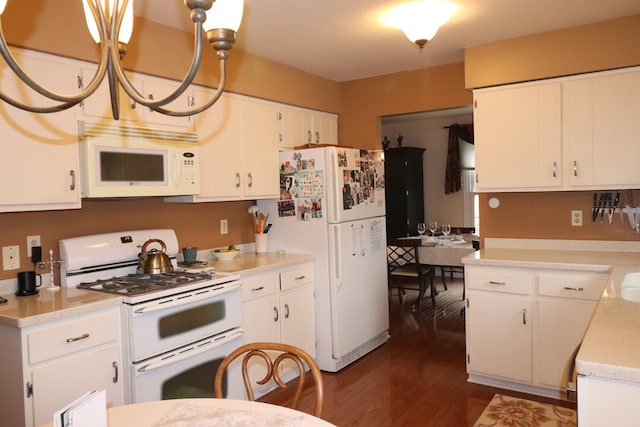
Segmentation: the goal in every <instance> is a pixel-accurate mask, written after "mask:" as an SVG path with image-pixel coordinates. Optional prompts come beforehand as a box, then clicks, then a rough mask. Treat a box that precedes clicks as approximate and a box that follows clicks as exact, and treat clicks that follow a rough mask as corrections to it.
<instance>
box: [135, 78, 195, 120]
mask: <svg viewBox="0 0 640 427" xmlns="http://www.w3.org/2000/svg"><path fill="white" fill-rule="evenodd" d="M143 85H144V95H145V97H146V98H148V99H161V98H164V97H166V96H167V95H169V94H170V93H172V92H173V91H174V90H175V89H176V87H178V83H177V82H173V81H170V80H157V79H151V78H145V79H144V82H143ZM193 102H194V101H193V91H192V90H191V89H189V88H187V90H186V91H185V92H184V93H182V95H180V96H179V97H178V98H177V99H176V100H174V101H172V102H170V103H169V104H167V105H166V106H165V107H164V108H166V109H167V110H170V111H187V110H190V109H192V108H193V105H194V104H193ZM139 108H142V109H143V110H144V121H145V123H148V124H151V125H165V126H177V127H181V128H189V127H191V125H192V118H191V117H190V116H186V117H173V116H167V115H166V114H162V113H158V112H156V111H153V110H152V109H150V108H147V107H139Z"/></svg>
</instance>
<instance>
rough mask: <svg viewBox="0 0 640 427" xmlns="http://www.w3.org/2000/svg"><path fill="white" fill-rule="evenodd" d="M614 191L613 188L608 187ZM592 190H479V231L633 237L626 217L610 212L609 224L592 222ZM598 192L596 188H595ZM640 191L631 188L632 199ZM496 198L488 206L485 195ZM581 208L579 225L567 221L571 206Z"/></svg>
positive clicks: (505, 234) (639, 236) (549, 236)
mask: <svg viewBox="0 0 640 427" xmlns="http://www.w3.org/2000/svg"><path fill="white" fill-rule="evenodd" d="M611 192H612V193H614V197H615V190H611ZM593 193H594V192H593V191H576V192H546V193H481V194H480V230H481V231H480V232H481V235H482V237H483V238H484V237H511V238H531V239H569V240H625V241H627V240H636V241H640V234H638V233H636V232H635V231H633V230H632V229H631V227H630V225H629V221H628V220H627V218H626V217H625V218H620V216H619V215H618V214H615V215H614V218H613V221H612V223H611V224H609V222H608V220H607V216H606V214H605V216H604V223H602V224H601V223H600V222H599V220H598V222H597V223H595V224H594V223H593V222H592V216H591V213H592V207H593ZM598 193H600V191H599V192H598ZM639 196H640V191H637V190H634V200H635V201H636V205H637V201H638V200H639V199H638V197H639ZM491 197H495V198H497V199H498V200H499V201H500V206H499V207H498V208H496V209H492V208H490V207H489V203H488V201H489V199H490V198H491ZM574 209H581V210H582V223H583V225H582V227H574V226H572V225H571V210H574Z"/></svg>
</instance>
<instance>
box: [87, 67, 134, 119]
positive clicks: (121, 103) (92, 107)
mask: <svg viewBox="0 0 640 427" xmlns="http://www.w3.org/2000/svg"><path fill="white" fill-rule="evenodd" d="M96 67H97V66H95V67H89V66H85V67H82V69H81V70H80V73H81V74H80V82H81V85H82V86H83V87H87V86H88V85H89V83H91V79H92V78H93V75H94V74H95V71H96ZM127 77H128V78H129V80H130V81H131V83H132V84H133V85H135V86H136V87H137V88H140V86H141V85H142V82H141V81H139V80H138V79H137V78H135V77H134V76H133V75H132V74H131V73H128V74H127ZM118 89H119V90H118V107H119V113H120V120H121V121H129V122H143V121H144V111H143V109H142V108H139V107H138V105H136V103H135V102H133V101H132V100H131V99H130V98H129V96H128V95H127V94H126V93H125V91H124V90H123V89H122V88H121V87H119V88H118ZM80 114H81V115H83V116H85V117H87V118H89V119H90V120H99V119H105V120H111V119H112V118H113V113H112V111H111V94H110V92H109V82H108V81H107V80H106V79H105V80H103V81H102V83H101V84H100V87H98V89H97V90H96V91H95V92H94V93H93V95H91V96H90V97H88V98H87V99H85V100H84V101H83V102H82V103H81V104H80Z"/></svg>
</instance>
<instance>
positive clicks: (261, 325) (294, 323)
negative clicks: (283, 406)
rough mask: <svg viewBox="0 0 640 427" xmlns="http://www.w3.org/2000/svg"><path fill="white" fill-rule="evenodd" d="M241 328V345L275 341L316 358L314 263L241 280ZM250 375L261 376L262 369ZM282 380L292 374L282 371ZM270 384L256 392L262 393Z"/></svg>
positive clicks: (255, 368)
mask: <svg viewBox="0 0 640 427" xmlns="http://www.w3.org/2000/svg"><path fill="white" fill-rule="evenodd" d="M242 327H243V329H244V342H245V344H246V343H251V342H264V341H269V342H277V343H283V344H290V345H293V346H296V347H299V348H302V349H303V350H305V351H306V352H307V353H309V354H310V355H311V357H314V358H315V355H316V347H315V346H316V332H315V302H314V283H313V263H311V262H308V263H303V264H299V265H295V266H292V267H288V268H283V269H278V270H273V271H268V272H264V273H259V274H255V275H250V276H245V277H243V278H242ZM250 373H251V376H252V377H253V376H255V377H256V378H257V377H258V376H259V375H264V370H263V369H262V367H261V366H257V365H256V364H254V365H253V366H252V367H251V368H250ZM282 375H283V377H284V378H285V380H289V379H291V378H293V374H287V373H286V372H282ZM271 389H273V384H269V383H268V384H266V385H265V387H263V388H260V389H258V390H256V394H259V395H261V394H264V393H266V392H268V391H269V390H271Z"/></svg>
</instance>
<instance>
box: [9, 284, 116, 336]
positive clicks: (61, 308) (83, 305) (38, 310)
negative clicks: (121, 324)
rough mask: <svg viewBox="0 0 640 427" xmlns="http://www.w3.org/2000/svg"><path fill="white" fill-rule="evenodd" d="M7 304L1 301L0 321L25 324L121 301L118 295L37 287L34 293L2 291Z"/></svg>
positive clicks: (34, 323) (10, 323)
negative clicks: (6, 292)
mask: <svg viewBox="0 0 640 427" xmlns="http://www.w3.org/2000/svg"><path fill="white" fill-rule="evenodd" d="M2 296H3V297H5V298H6V299H7V303H6V304H0V325H6V326H13V327H17V328H26V327H28V326H33V325H38V324H41V323H46V322H51V321H54V320H58V319H64V318H66V317H70V316H75V315H78V314H84V313H91V312H93V311H96V310H100V309H102V308H107V307H113V306H116V305H120V304H122V300H121V298H120V297H119V296H118V295H110V294H105V293H102V292H93V291H86V290H83V289H75V288H61V289H60V290H58V291H56V292H51V291H48V290H46V289H40V292H38V293H37V294H36V295H29V296H21V297H19V296H16V295H15V294H13V293H10V294H4V295H2Z"/></svg>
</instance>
